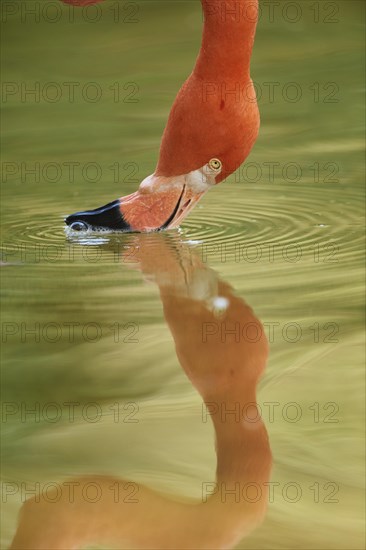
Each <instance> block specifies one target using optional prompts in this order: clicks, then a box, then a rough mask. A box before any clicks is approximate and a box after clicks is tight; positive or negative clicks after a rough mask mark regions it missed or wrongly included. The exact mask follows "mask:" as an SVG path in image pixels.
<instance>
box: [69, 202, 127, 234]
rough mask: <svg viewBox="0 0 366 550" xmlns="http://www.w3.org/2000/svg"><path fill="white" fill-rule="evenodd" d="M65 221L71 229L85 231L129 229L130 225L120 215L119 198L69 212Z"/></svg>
mask: <svg viewBox="0 0 366 550" xmlns="http://www.w3.org/2000/svg"><path fill="white" fill-rule="evenodd" d="M65 223H66V225H67V226H68V227H70V229H72V230H73V231H87V230H88V229H94V230H98V229H111V230H115V231H131V226H130V225H129V224H128V223H127V222H126V221H125V220H124V218H123V216H122V213H121V210H120V202H119V200H116V201H113V202H110V203H109V204H106V205H105V206H102V207H100V208H96V209H95V210H88V211H85V212H76V213H75V214H71V215H70V216H67V217H66V218H65Z"/></svg>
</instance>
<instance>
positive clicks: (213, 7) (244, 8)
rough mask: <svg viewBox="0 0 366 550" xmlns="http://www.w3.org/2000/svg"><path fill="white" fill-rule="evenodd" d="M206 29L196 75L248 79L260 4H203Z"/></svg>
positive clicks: (246, 0) (228, 0)
mask: <svg viewBox="0 0 366 550" xmlns="http://www.w3.org/2000/svg"><path fill="white" fill-rule="evenodd" d="M201 2H202V7H203V12H204V18H205V23H204V28H203V38H202V45H201V50H200V53H199V56H198V59H197V63H196V66H195V69H194V73H195V74H196V76H198V77H199V78H203V79H205V80H207V79H212V80H220V79H225V78H228V79H233V78H234V79H238V80H241V79H248V78H249V77H250V75H249V72H250V57H251V54H252V49H253V43H254V35H255V29H256V26H257V19H258V0H201Z"/></svg>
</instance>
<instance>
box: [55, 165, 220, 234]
mask: <svg viewBox="0 0 366 550" xmlns="http://www.w3.org/2000/svg"><path fill="white" fill-rule="evenodd" d="M203 168H205V167H203ZM203 168H202V169H199V170H196V171H193V172H190V173H188V174H185V175H182V176H156V175H154V174H153V175H151V176H148V177H147V178H145V179H144V180H143V181H142V182H141V184H140V187H139V189H138V191H136V192H135V193H132V194H131V195H127V196H125V197H122V198H120V199H117V200H115V201H113V202H110V203H109V204H106V205H105V206H102V207H101V208H96V209H95V210H87V211H85V212H76V214H71V216H68V217H67V218H66V219H65V223H66V225H68V226H69V227H70V229H72V230H73V231H86V230H88V229H92V230H100V229H102V230H103V229H104V230H106V229H107V230H112V231H123V232H149V231H160V230H162V229H172V228H175V227H178V226H179V224H180V223H181V222H182V221H183V219H184V218H185V217H186V216H187V214H188V213H189V212H190V211H191V210H192V208H193V207H194V206H195V205H196V204H197V202H198V201H199V200H200V198H201V197H202V196H203V195H204V194H205V192H206V191H207V190H208V189H209V188H210V187H212V186H213V185H214V184H215V180H214V177H213V176H211V179H210V180H209V181H208V179H207V177H206V176H205V177H203V173H202V170H203Z"/></svg>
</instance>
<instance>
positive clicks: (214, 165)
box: [208, 158, 222, 172]
mask: <svg viewBox="0 0 366 550" xmlns="http://www.w3.org/2000/svg"><path fill="white" fill-rule="evenodd" d="M208 165H209V167H210V168H211V170H214V172H218V171H219V170H221V168H222V162H221V160H219V159H216V158H214V159H211V160H210V161H209V163H208Z"/></svg>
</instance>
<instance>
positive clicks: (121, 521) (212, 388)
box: [11, 233, 271, 550]
mask: <svg viewBox="0 0 366 550" xmlns="http://www.w3.org/2000/svg"><path fill="white" fill-rule="evenodd" d="M129 244H131V245H132V246H133V247H134V250H135V251H137V253H136V254H134V255H133V256H128V254H125V255H122V257H121V264H122V265H123V266H126V265H128V267H130V268H132V269H137V270H139V271H140V272H141V273H142V274H144V275H146V276H148V278H149V279H152V280H153V281H154V282H155V283H156V284H157V286H158V287H159V290H160V296H161V301H162V305H163V309H164V316H165V319H166V322H167V325H168V328H169V330H170V332H171V334H172V336H173V339H174V342H175V346H176V353H177V357H178V360H179V363H180V365H181V367H182V368H183V370H184V371H185V373H186V375H187V376H188V378H189V379H190V381H191V383H192V384H193V386H194V387H195V388H196V389H197V391H198V392H199V393H200V395H201V396H202V399H203V401H204V403H205V404H206V407H207V412H208V414H209V415H210V416H211V419H212V422H213V426H214V430H215V435H216V453H217V470H216V471H217V474H216V475H217V479H216V483H211V484H210V487H211V490H210V491H208V492H207V494H202V498H201V500H199V501H198V502H197V501H195V502H192V501H189V502H188V501H179V500H175V499H174V498H172V497H169V496H166V495H164V494H160V493H158V492H157V491H153V490H151V489H149V488H148V487H146V486H144V485H141V484H139V486H138V489H139V490H138V493H137V497H138V498H137V499H136V502H135V503H134V504H131V503H128V502H125V501H123V502H122V501H121V500H120V501H118V502H115V498H114V493H113V491H111V490H110V487H111V486H112V485H113V484H116V483H120V484H121V486H122V484H126V483H129V482H132V481H133V480H126V479H120V478H116V477H107V476H100V475H95V476H93V475H91V476H88V477H78V478H75V479H73V480H69V482H70V483H73V484H74V485H73V487H74V501H73V502H72V503H71V502H70V501H69V499H68V498H67V497H66V496H64V493H62V497H61V498H59V499H57V498H54V499H53V498H52V490H50V489H48V491H47V498H42V494H41V495H40V497H39V498H32V499H29V500H28V501H26V502H25V504H24V505H23V507H22V510H21V514H20V522H19V525H18V529H17V532H16V535H15V538H14V540H13V543H12V546H11V548H12V549H20V548H23V549H24V548H28V549H30V548H32V549H33V550H36V549H40V548H43V549H44V548H48V549H51V548H52V549H55V548H57V549H61V548H62V549H65V548H83V547H86V546H87V545H102V546H103V547H108V546H110V547H118V548H122V547H123V548H131V547H133V548H162V549H164V548H165V549H178V548H179V549H186V548H195V549H200V548H215V549H218V548H232V547H234V546H235V545H236V544H237V543H238V542H239V541H240V540H241V539H242V538H243V537H245V536H247V535H248V534H249V533H250V532H251V531H252V530H253V529H254V528H255V527H256V526H257V525H259V524H260V523H261V521H262V520H263V517H264V515H265V512H266V507H267V501H268V485H269V484H268V481H269V477H270V470H271V452H270V447H269V443H268V437H267V432H266V428H265V426H264V424H263V421H262V419H261V418H260V415H259V412H258V409H257V405H256V386H257V383H258V380H259V378H260V377H261V375H262V373H263V371H264V368H265V364H266V360H267V354H268V346H267V340H266V337H265V335H264V331H263V330H262V325H261V323H260V321H259V320H258V319H257V318H256V316H255V314H254V313H253V311H252V309H251V308H250V307H249V306H248V305H247V304H246V303H245V302H244V301H243V300H242V299H241V298H239V297H237V296H235V295H234V293H233V290H232V288H231V287H230V286H229V285H228V284H227V283H225V282H224V281H221V280H220V279H219V278H218V277H217V275H216V274H215V273H214V272H213V271H212V270H211V269H210V268H208V267H207V265H205V264H204V263H203V262H202V261H201V259H200V257H199V256H198V254H196V253H195V252H194V250H192V247H190V246H188V245H187V244H184V243H182V242H179V240H178V239H177V236H176V235H169V234H166V233H152V234H136V235H133V236H131V238H130V240H129ZM218 322H222V323H226V325H227V326H233V325H234V324H235V323H239V324H240V326H244V325H246V324H247V325H248V326H249V325H250V326H252V327H253V326H254V327H256V329H257V334H261V335H262V336H261V337H260V338H259V339H252V340H248V339H245V338H242V339H240V341H239V342H238V341H236V338H235V334H232V333H231V334H228V335H227V337H226V338H224V339H222V337H221V333H220V331H215V330H212V327H215V326H217V323H218ZM205 327H206V328H207V327H210V330H209V331H207V330H206V332H205V333H203V330H204V329H205ZM203 334H205V336H203ZM254 340H255V341H254ZM121 360H123V359H122V357H121ZM235 404H240V411H246V410H248V411H249V410H250V412H248V417H247V416H246V415H245V414H243V415H241V416H240V419H238V418H237V416H236V414H226V415H223V414H222V410H223V408H224V409H225V410H226V411H232V410H233V408H234V407H235ZM253 418H254V419H256V420H255V421H253ZM197 420H198V421H199V422H201V418H199V419H197ZM177 437H179V434H177ZM212 448H214V444H213V442H212ZM146 452H148V449H147V450H146ZM90 483H96V484H98V486H99V487H100V488H101V498H100V499H99V500H98V501H97V502H88V501H86V500H85V499H84V498H83V491H84V488H85V486H86V485H87V484H90ZM200 485H201V483H200ZM237 485H239V486H240V488H241V489H242V488H244V487H248V486H252V487H253V486H254V492H255V494H253V495H248V498H240V499H236V498H232V497H233V495H232V494H231V495H229V496H228V492H229V491H232V490H233V488H234V487H235V486H237ZM240 494H242V492H241V493H240ZM54 496H55V495H54ZM56 496H57V495H56ZM45 526H47V529H45V528H44V527H45Z"/></svg>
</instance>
